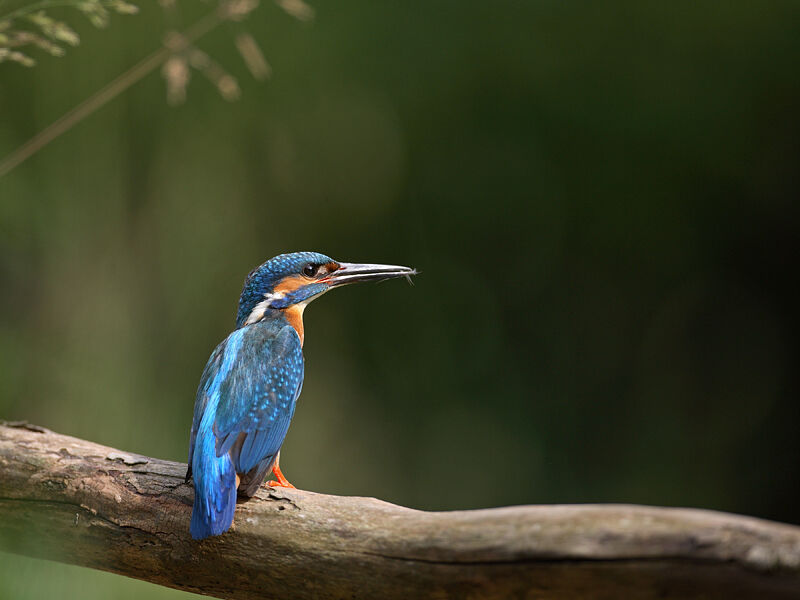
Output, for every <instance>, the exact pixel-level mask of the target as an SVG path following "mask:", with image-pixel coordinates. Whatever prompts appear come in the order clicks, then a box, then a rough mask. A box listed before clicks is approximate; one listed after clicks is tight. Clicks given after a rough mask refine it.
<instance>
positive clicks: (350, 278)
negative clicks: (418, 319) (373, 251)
mask: <svg viewBox="0 0 800 600" xmlns="http://www.w3.org/2000/svg"><path fill="white" fill-rule="evenodd" d="M416 274H417V270H416V269H412V268H410V267H400V266H398V265H362V264H358V263H339V268H338V269H336V270H335V271H334V272H333V273H331V274H330V275H328V277H327V278H326V279H325V280H324V281H325V283H327V284H328V285H330V286H331V287H336V286H339V285H347V284H348V283H358V282H360V281H383V280H384V279H393V278H395V277H405V278H406V279H408V280H409V281H411V279H410V277H411V276H412V275H416Z"/></svg>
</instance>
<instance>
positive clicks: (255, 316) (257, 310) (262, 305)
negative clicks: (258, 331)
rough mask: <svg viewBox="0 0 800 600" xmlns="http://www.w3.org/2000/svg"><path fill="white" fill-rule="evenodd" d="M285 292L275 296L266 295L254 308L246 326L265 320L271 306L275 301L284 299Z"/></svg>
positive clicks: (277, 293) (276, 293)
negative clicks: (265, 314)
mask: <svg viewBox="0 0 800 600" xmlns="http://www.w3.org/2000/svg"><path fill="white" fill-rule="evenodd" d="M284 295H285V294H284V293H283V292H275V293H273V294H264V299H263V300H262V301H261V302H259V303H258V304H256V305H255V306H254V307H253V310H251V311H250V314H249V315H248V316H247V320H246V321H245V322H244V324H245V325H252V324H253V323H257V322H258V321H260V320H261V319H263V318H264V313H266V312H267V309H268V308H269V305H270V304H271V303H272V302H273V301H275V300H281V299H282V298H283V297H284Z"/></svg>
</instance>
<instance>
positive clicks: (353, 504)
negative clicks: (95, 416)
mask: <svg viewBox="0 0 800 600" xmlns="http://www.w3.org/2000/svg"><path fill="white" fill-rule="evenodd" d="M185 472H186V465H185V464H181V463H176V462H170V461H164V460H159V459H156V458H149V457H146V456H140V455H138V454H131V453H128V452H123V451H120V450H115V449H114V448H108V447H105V446H100V445H98V444H94V443H92V442H87V441H83V440H79V439H76V438H72V437H68V436H64V435H59V434H56V433H53V432H50V431H47V430H44V429H42V428H40V427H36V426H32V425H28V424H25V423H6V424H4V425H3V424H0V549H2V550H5V551H9V552H15V553H19V554H25V555H29V556H34V557H41V558H47V559H50V560H56V561H60V562H66V563H72V564H76V565H82V566H85V567H91V568H95V569H101V570H104V571H110V572H112V573H118V574H121V575H127V576H129V577H135V578H137V579H143V580H145V581H150V582H153V583H157V584H160V585H165V586H169V587H173V588H177V589H182V590H188V591H192V592H197V593H201V594H206V595H209V596H216V597H220V598H242V599H250V598H292V599H299V600H301V599H315V598H320V599H328V598H342V599H344V598H347V599H356V598H378V599H388V600H391V599H394V598H397V599H400V598H402V599H409V598H411V599H413V598H440V599H444V598H454V599H455V598H475V599H478V598H482V599H483V598H530V599H534V598H535V599H537V600H538V599H543V600H547V599H562V598H570V599H581V598H601V599H602V598H609V599H612V598H613V599H619V598H675V599H690V598H725V599H736V598H745V599H746V598H762V599H763V598H800V527H796V526H792V525H785V524H780V523H774V522H769V521H764V520H760V519H756V518H751V517H744V516H739V515H732V514H726V513H719V512H713V511H707V510H697V509H678V508H657V507H649V506H633V505H551V506H514V507H506V508H493V509H485V510H469V511H454V512H423V511H417V510H412V509H409V508H403V507H401V506H396V505H393V504H389V503H386V502H382V501H380V500H376V499H374V498H358V497H342V496H329V495H324V494H317V493H313V492H307V491H302V490H289V489H267V488H264V489H262V490H261V491H260V492H259V493H258V494H257V496H256V497H254V498H253V499H252V500H249V501H246V502H240V503H239V505H238V506H237V509H236V518H235V521H234V525H233V529H232V530H231V531H230V532H229V533H227V534H225V535H223V536H220V537H215V538H210V539H207V540H203V541H200V542H197V541H193V540H192V539H191V537H190V536H189V517H190V514H191V506H192V498H193V489H192V485H191V483H189V484H186V483H184V474H185Z"/></svg>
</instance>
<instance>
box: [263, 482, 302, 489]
mask: <svg viewBox="0 0 800 600" xmlns="http://www.w3.org/2000/svg"><path fill="white" fill-rule="evenodd" d="M266 486H267V487H285V488H292V489H293V490H296V489H297V488H296V487H294V486H293V485H292V484H291V483H289V482H288V481H286V480H283V481H275V480H274V479H270V480H269V481H268V482H267V483H266Z"/></svg>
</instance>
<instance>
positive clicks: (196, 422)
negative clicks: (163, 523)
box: [186, 336, 230, 481]
mask: <svg viewBox="0 0 800 600" xmlns="http://www.w3.org/2000/svg"><path fill="white" fill-rule="evenodd" d="M229 339H230V336H228V338H226V339H225V340H224V341H223V342H221V343H220V344H219V346H217V347H216V348H214V352H212V353H211V356H210V357H209V359H208V362H207V363H206V366H205V368H204V369H203V374H202V375H201V376H200V385H199V386H198V388H197V396H196V397H195V401H194V418H193V419H192V433H191V436H190V438H189V468H188V470H187V471H186V481H189V478H190V477H191V476H192V457H193V455H194V441H195V438H196V437H197V430H198V429H199V427H200V421H201V420H202V419H203V414H204V413H205V411H206V406H207V405H208V400H209V398H210V397H211V393H212V388H213V387H215V382H216V383H218V380H217V375H218V374H219V372H220V367H221V366H222V361H223V358H224V355H225V349H226V348H227V347H228V340H229Z"/></svg>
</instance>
